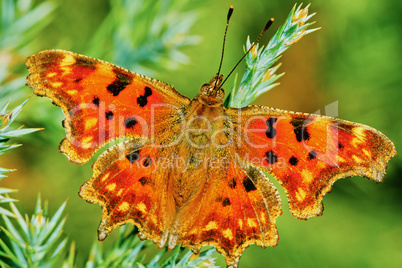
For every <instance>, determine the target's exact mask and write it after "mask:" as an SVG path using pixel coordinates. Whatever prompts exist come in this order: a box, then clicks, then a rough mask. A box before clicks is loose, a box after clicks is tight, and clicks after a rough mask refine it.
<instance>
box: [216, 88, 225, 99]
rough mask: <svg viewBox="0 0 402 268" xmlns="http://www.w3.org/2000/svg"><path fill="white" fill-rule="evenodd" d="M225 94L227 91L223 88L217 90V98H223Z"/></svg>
mask: <svg viewBox="0 0 402 268" xmlns="http://www.w3.org/2000/svg"><path fill="white" fill-rule="evenodd" d="M224 96H225V91H223V89H221V88H220V89H218V91H217V92H216V98H217V99H223V97H224Z"/></svg>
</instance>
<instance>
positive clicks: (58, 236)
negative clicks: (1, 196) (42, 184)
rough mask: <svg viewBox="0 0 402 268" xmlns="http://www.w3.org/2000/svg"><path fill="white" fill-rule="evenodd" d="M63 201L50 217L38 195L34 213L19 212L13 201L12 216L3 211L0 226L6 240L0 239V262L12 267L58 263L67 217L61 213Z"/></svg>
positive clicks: (60, 256)
mask: <svg viewBox="0 0 402 268" xmlns="http://www.w3.org/2000/svg"><path fill="white" fill-rule="evenodd" d="M65 205H66V204H65V203H64V204H63V205H62V206H61V207H60V208H59V209H58V210H57V211H56V213H55V214H54V215H53V217H52V218H49V217H48V209H47V203H45V205H44V206H43V207H42V205H41V198H40V197H39V198H38V201H37V204H36V209H35V212H34V214H33V215H32V217H31V219H28V216H25V218H24V217H23V216H22V215H21V213H20V212H19V211H18V209H17V207H16V206H15V205H14V203H10V207H11V212H12V213H13V218H14V219H13V221H11V220H10V219H9V217H8V216H6V215H2V218H3V221H4V223H5V225H4V227H1V230H2V231H3V232H4V234H5V236H6V237H7V239H8V241H7V242H8V244H7V243H6V242H5V241H4V240H3V239H1V240H0V248H1V250H0V256H3V257H5V260H4V261H3V260H0V263H1V264H3V265H9V266H11V267H54V265H55V264H56V263H61V261H62V260H63V258H64V254H63V253H64V251H65V250H64V249H65V247H66V243H67V238H66V237H65V235H64V234H63V231H62V228H63V225H64V223H65V221H66V218H65V217H64V218H63V217H62V215H63V210H64V208H65ZM13 222H14V223H13Z"/></svg>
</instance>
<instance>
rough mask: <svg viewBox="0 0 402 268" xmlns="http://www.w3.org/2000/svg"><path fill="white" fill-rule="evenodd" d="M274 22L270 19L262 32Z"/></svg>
mask: <svg viewBox="0 0 402 268" xmlns="http://www.w3.org/2000/svg"><path fill="white" fill-rule="evenodd" d="M273 22H274V18H270V19H269V21H268V22H267V24H266V25H265V28H264V31H266V30H268V28H269V27H270V26H271V25H272V23H273Z"/></svg>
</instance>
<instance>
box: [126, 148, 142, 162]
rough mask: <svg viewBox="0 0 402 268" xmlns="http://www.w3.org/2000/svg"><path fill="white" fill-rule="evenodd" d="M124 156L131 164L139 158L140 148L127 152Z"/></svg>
mask: <svg viewBox="0 0 402 268" xmlns="http://www.w3.org/2000/svg"><path fill="white" fill-rule="evenodd" d="M126 158H127V160H128V161H130V163H131V164H133V163H135V162H136V161H137V160H138V159H139V158H140V150H137V151H134V152H132V153H129V154H128V155H126Z"/></svg>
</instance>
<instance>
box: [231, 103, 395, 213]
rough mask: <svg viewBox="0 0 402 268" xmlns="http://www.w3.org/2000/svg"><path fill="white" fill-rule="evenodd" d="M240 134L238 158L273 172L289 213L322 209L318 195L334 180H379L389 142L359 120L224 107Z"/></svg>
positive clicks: (390, 148) (388, 154)
mask: <svg viewBox="0 0 402 268" xmlns="http://www.w3.org/2000/svg"><path fill="white" fill-rule="evenodd" d="M227 113H228V114H229V115H230V117H231V118H232V120H234V122H236V120H238V118H241V121H240V122H238V124H234V125H237V126H238V128H237V129H236V130H235V132H238V133H241V135H240V136H241V138H240V140H239V143H237V144H236V146H237V151H238V153H239V155H240V156H241V157H242V158H243V160H244V161H248V162H249V163H253V164H254V165H256V166H258V167H260V168H262V169H263V170H265V171H267V172H268V173H270V174H271V175H273V176H274V177H275V178H276V179H277V180H278V181H279V182H280V183H281V184H282V186H283V187H284V188H285V191H286V193H287V196H288V200H289V205H290V209H291V212H292V214H293V215H294V216H295V217H298V218H301V219H307V218H308V217H310V216H316V215H320V214H321V213H322V198H323V196H324V194H325V193H327V192H328V191H329V190H330V189H331V185H332V184H333V183H334V182H335V181H336V180H337V179H340V178H345V177H350V176H354V175H360V176H364V177H367V178H369V179H371V180H374V181H377V182H381V181H382V180H383V177H384V175H385V169H386V164H387V162H388V160H389V159H390V158H391V157H392V156H394V155H395V154H396V151H395V147H394V145H393V144H392V142H391V141H390V140H389V139H388V138H387V137H385V135H383V134H382V133H380V132H379V131H377V130H375V129H373V128H371V127H368V126H366V125H363V124H357V123H352V122H348V121H345V120H340V119H336V118H331V117H326V116H319V115H311V114H302V113H293V112H287V111H282V110H278V109H272V108H268V107H263V106H249V107H246V108H243V109H228V110H227Z"/></svg>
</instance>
